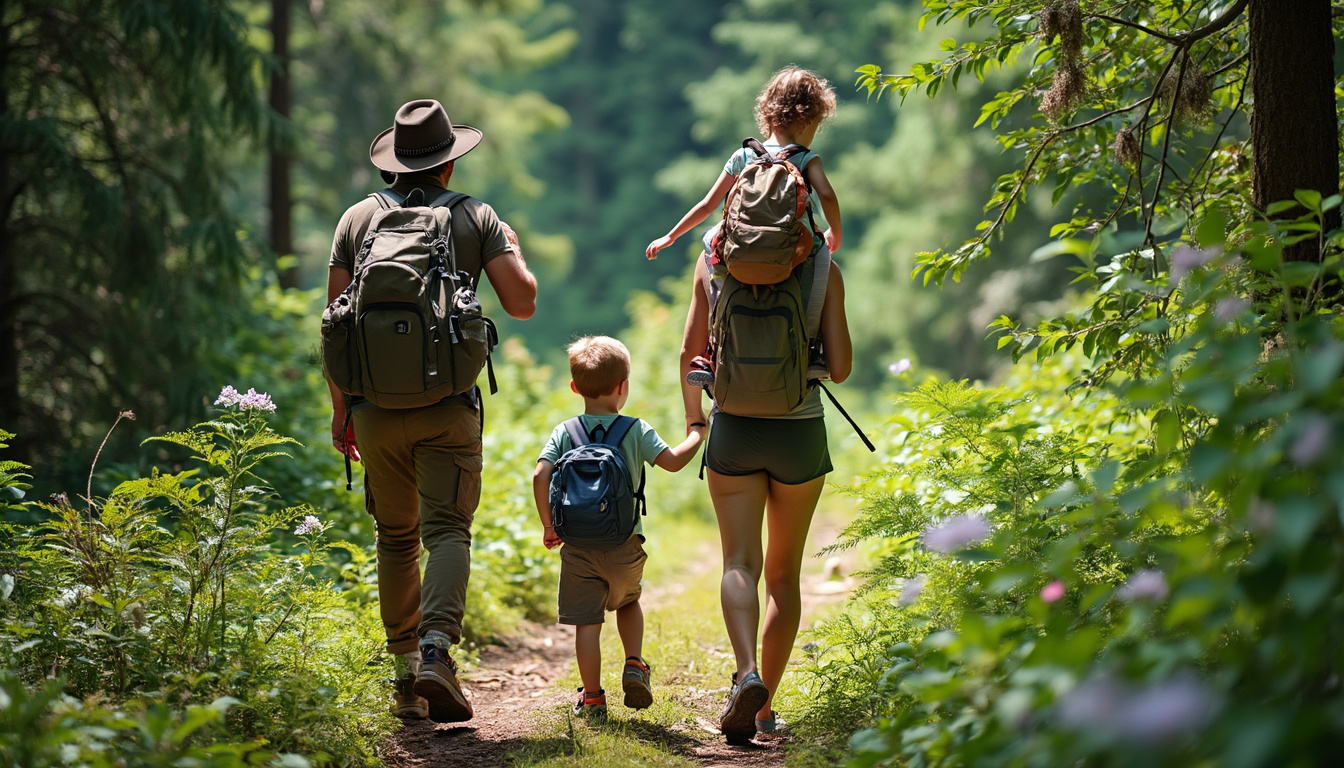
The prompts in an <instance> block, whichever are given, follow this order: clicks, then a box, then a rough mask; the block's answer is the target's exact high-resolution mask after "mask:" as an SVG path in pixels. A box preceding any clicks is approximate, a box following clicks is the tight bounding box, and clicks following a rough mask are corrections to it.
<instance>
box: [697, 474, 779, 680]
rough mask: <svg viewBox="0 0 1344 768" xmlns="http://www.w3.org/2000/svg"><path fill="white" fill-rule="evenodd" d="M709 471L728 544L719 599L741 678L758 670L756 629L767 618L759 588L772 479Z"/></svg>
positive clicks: (721, 529) (721, 535)
mask: <svg viewBox="0 0 1344 768" xmlns="http://www.w3.org/2000/svg"><path fill="white" fill-rule="evenodd" d="M708 472H709V497H710V499H712V500H713V502H714V514H715V515H716V516H717V517H718V519H719V541H720V543H721V544H722V546H723V580H722V582H720V585H719V600H720V602H721V604H722V606H723V623H724V626H725V627H726V628H727V630H728V641H729V642H730V643H732V645H733V656H734V657H735V658H736V660H737V674H738V677H739V679H740V678H741V676H742V675H745V674H746V673H748V672H751V671H752V670H754V669H756V630H757V627H758V626H759V625H760V618H761V605H760V600H759V599H758V598H757V596H756V588H757V585H758V584H759V583H760V580H761V567H762V560H763V557H762V554H761V523H762V520H763V518H764V516H765V502H766V496H767V493H768V489H769V477H768V476H767V475H766V474H765V473H764V472H757V473H755V474H752V475H720V474H718V473H717V472H715V471H714V470H712V469H711V470H709V471H708Z"/></svg>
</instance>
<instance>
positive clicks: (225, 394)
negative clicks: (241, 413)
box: [215, 385, 242, 407]
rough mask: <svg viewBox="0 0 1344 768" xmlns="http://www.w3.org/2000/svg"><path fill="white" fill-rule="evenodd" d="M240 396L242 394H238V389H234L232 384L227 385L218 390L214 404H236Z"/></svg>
mask: <svg viewBox="0 0 1344 768" xmlns="http://www.w3.org/2000/svg"><path fill="white" fill-rule="evenodd" d="M241 397H242V395H240V394H238V390H236V389H234V388H233V386H232V385H227V386H225V387H224V388H223V389H221V390H220V391H219V397H217V398H215V405H222V406H225V407H228V406H230V405H236V404H237V403H238V400H239V399H240V398H241Z"/></svg>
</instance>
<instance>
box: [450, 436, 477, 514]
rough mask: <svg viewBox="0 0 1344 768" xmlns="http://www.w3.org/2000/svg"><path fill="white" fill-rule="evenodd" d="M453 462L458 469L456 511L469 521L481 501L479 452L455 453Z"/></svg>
mask: <svg viewBox="0 0 1344 768" xmlns="http://www.w3.org/2000/svg"><path fill="white" fill-rule="evenodd" d="M453 463H454V464H456V465H457V469H458V474H457V502H456V508H457V513H458V514H459V515H462V516H463V517H464V518H466V519H467V520H468V521H470V520H472V519H473V518H474V517H475V516H476V507H477V506H478V505H479V504H480V503H481V454H479V453H455V454H453Z"/></svg>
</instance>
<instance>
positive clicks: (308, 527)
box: [294, 515, 325, 536]
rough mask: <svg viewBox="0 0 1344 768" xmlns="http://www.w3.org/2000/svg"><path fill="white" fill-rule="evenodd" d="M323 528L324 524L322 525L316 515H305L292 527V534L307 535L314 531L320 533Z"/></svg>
mask: <svg viewBox="0 0 1344 768" xmlns="http://www.w3.org/2000/svg"><path fill="white" fill-rule="evenodd" d="M323 530H325V526H324V525H322V520H321V519H320V518H318V516H317V515H307V516H305V517H304V518H303V522H301V523H299V525H298V527H296V528H295V529H294V535H295V536H307V535H308V534H310V533H313V532H314V531H316V532H318V533H321V532H322V531H323Z"/></svg>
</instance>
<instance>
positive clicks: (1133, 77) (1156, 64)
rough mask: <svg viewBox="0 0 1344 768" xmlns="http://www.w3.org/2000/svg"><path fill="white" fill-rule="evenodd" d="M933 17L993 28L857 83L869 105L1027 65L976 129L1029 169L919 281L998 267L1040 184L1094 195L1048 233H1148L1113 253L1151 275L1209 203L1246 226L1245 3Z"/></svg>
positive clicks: (934, 7) (868, 73)
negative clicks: (995, 246) (1142, 254)
mask: <svg viewBox="0 0 1344 768" xmlns="http://www.w3.org/2000/svg"><path fill="white" fill-rule="evenodd" d="M924 6H925V8H926V11H925V14H924V16H923V18H922V19H921V20H920V24H921V27H922V26H923V25H924V24H926V23H927V22H930V21H933V22H935V23H936V24H938V25H943V24H947V23H949V22H952V21H961V20H964V21H965V22H966V23H967V24H968V25H971V26H974V25H975V24H976V23H977V22H985V23H987V24H988V26H989V32H988V34H987V35H986V36H985V37H984V38H983V39H979V40H970V41H966V42H958V41H956V40H955V39H948V40H945V41H944V43H943V45H942V51H943V53H942V54H941V55H940V57H939V58H936V59H933V60H929V61H925V62H921V63H918V64H915V65H914V66H912V67H911V69H910V72H909V74H895V75H893V74H887V73H885V72H884V71H883V68H882V67H880V66H877V65H868V66H865V67H862V68H860V69H859V70H858V74H859V79H858V83H859V85H860V87H863V88H865V89H866V90H867V91H868V92H869V93H870V94H876V95H881V94H882V93H884V92H887V91H888V90H890V91H891V92H892V93H894V94H897V95H899V96H900V97H901V98H902V99H904V98H905V97H906V96H907V95H909V94H910V93H912V92H918V91H921V90H922V91H923V92H925V93H926V94H927V95H929V96H930V97H932V96H936V95H938V93H939V92H940V91H941V90H942V89H943V88H944V87H945V86H948V85H950V86H951V87H952V88H954V89H955V88H957V87H958V86H959V85H962V84H963V83H964V82H965V81H964V80H963V75H965V76H967V80H969V79H970V78H971V77H973V78H975V79H976V80H979V81H983V80H984V79H985V78H986V76H987V75H988V74H989V73H992V72H994V71H996V70H998V69H1000V68H1003V67H1014V66H1015V65H1016V63H1017V62H1029V69H1028V70H1027V72H1026V73H1025V74H1024V75H1022V76H1019V77H1016V78H1014V81H1013V82H1012V84H1011V87H1009V88H1008V89H1006V90H1002V91H999V92H998V93H997V94H996V95H995V96H994V97H993V98H991V99H989V100H987V101H985V102H984V104H983V106H982V107H981V110H980V117H979V120H978V121H977V123H976V124H977V125H980V124H983V123H986V122H987V123H988V124H989V127H990V128H991V129H993V130H994V131H995V132H996V134H997V135H996V140H997V141H998V143H999V144H1000V145H1001V146H1002V147H1003V148H1004V149H1005V150H1010V151H1012V152H1014V153H1018V156H1019V157H1021V158H1023V159H1022V162H1021V165H1020V167H1018V168H1016V169H1015V170H1013V171H1010V172H1008V173H1005V174H1003V175H1002V176H1000V177H999V179H998V181H997V182H996V183H995V185H994V190H993V192H992V194H991V195H990V198H989V200H988V201H987V202H986V204H985V209H986V210H987V211H989V212H990V217H989V218H987V219H985V220H984V221H982V222H981V223H980V224H979V226H977V227H976V231H977V232H978V234H977V235H976V236H975V237H974V238H972V239H970V240H968V241H966V242H965V243H964V244H963V245H962V246H961V247H959V248H957V249H955V250H953V251H950V252H948V251H933V252H929V253H925V254H922V255H921V257H920V261H919V265H918V267H917V269H916V272H917V273H922V274H923V275H924V281H925V282H926V283H927V282H929V281H930V280H932V281H934V282H937V283H938V284H940V285H941V284H942V283H943V281H944V279H945V278H946V277H948V276H951V277H952V278H953V279H954V280H955V279H960V278H961V276H962V274H963V272H964V271H965V269H966V267H967V266H968V265H969V264H971V263H972V262H975V261H978V260H982V259H984V258H986V257H988V256H989V253H990V247H991V244H992V243H993V241H994V240H995V239H996V238H999V237H1002V236H1003V230H1004V227H1005V225H1007V224H1009V223H1010V222H1012V221H1013V218H1014V217H1015V216H1016V215H1017V213H1018V211H1019V210H1020V209H1021V207H1022V205H1023V204H1024V203H1025V202H1026V200H1027V196H1028V193H1029V192H1030V191H1031V190H1032V189H1033V188H1035V187H1038V186H1042V185H1047V184H1049V185H1051V187H1052V196H1051V205H1052V206H1053V205H1056V204H1058V203H1059V202H1060V201H1061V199H1062V198H1063V197H1064V195H1065V194H1066V193H1067V192H1068V191H1070V190H1092V191H1093V193H1094V194H1090V195H1083V196H1081V197H1079V198H1077V200H1078V203H1077V204H1076V205H1075V207H1074V213H1073V216H1072V218H1071V219H1070V220H1069V221H1068V222H1066V223H1062V224H1059V225H1058V226H1056V227H1055V228H1054V231H1053V232H1052V236H1055V235H1061V236H1064V237H1074V236H1077V235H1079V234H1082V233H1095V232H1097V231H1098V230H1104V229H1106V228H1107V227H1109V226H1110V225H1112V224H1113V223H1115V222H1117V221H1119V222H1127V221H1137V222H1141V224H1142V230H1143V231H1142V234H1141V235H1139V236H1138V237H1137V238H1136V241H1135V242H1133V243H1131V244H1129V245H1126V246H1125V247H1124V248H1121V249H1119V250H1117V251H1115V252H1117V253H1119V252H1123V251H1124V250H1126V249H1127V248H1135V249H1136V250H1137V249H1138V248H1140V247H1141V248H1145V249H1148V252H1147V256H1146V258H1147V265H1146V266H1149V267H1154V268H1156V267H1160V266H1161V264H1160V263H1158V262H1159V261H1160V260H1161V259H1162V258H1164V255H1163V254H1162V253H1161V252H1160V250H1159V251H1158V252H1157V253H1154V252H1153V251H1154V249H1155V246H1157V245H1158V244H1160V243H1163V242H1166V241H1168V240H1170V236H1171V235H1172V234H1173V233H1175V232H1177V231H1179V230H1180V228H1181V227H1182V225H1183V224H1184V223H1185V222H1186V221H1197V220H1199V219H1200V218H1202V216H1203V209H1204V206H1205V204H1206V202H1207V201H1210V200H1214V199H1217V200H1219V201H1220V202H1221V204H1223V205H1224V206H1230V207H1234V208H1235V209H1236V216H1238V217H1244V216H1246V215H1247V214H1248V213H1249V211H1250V208H1251V200H1250V197H1249V191H1250V185H1249V179H1250V166H1249V163H1247V162H1246V160H1245V145H1246V144H1247V139H1246V138H1245V133H1246V128H1245V115H1246V113H1247V110H1246V103H1245V95H1246V87H1247V83H1248V80H1247V61H1248V55H1247V51H1248V42H1247V31H1246V25H1245V24H1244V23H1243V21H1244V17H1243V16H1242V11H1243V10H1244V7H1245V4H1244V3H1241V4H1236V5H1235V6H1233V7H1228V6H1226V5H1225V4H1221V3H1195V4H1189V3H1182V2H1160V3H1137V2H1123V3H1118V4H1115V5H1113V6H1111V7H1108V8H1106V9H1104V12H1102V11H1101V10H1094V9H1093V8H1091V7H1090V6H1089V7H1087V8H1083V7H1081V6H1080V4H1079V3H1078V2H1077V1H1076V0H1050V1H1049V2H1044V3H1043V2H1038V1H1037V2H1017V1H1016V0H1006V1H1004V2H994V3H976V2H964V1H963V0H925V2H924ZM1038 96H1039V102H1036V99H1037V97H1038ZM1034 102H1036V103H1034ZM1028 110H1031V111H1028ZM1214 117H1216V118H1217V119H1216V121H1215V120H1213V119H1212V118H1214ZM1136 258H1138V255H1137V254H1136ZM1155 271H1159V270H1156V269H1155Z"/></svg>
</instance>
